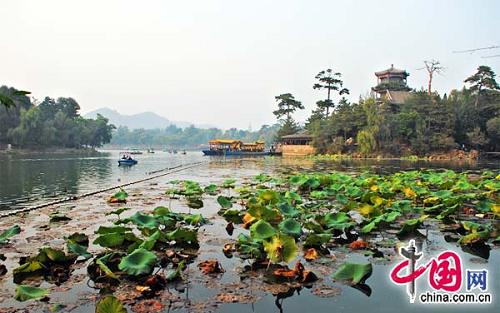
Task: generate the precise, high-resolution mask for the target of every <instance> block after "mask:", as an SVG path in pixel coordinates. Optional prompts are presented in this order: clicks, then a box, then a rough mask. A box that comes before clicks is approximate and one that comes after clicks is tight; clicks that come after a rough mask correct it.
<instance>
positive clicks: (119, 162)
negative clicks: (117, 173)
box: [118, 160, 137, 165]
mask: <svg viewBox="0 0 500 313" xmlns="http://www.w3.org/2000/svg"><path fill="white" fill-rule="evenodd" d="M136 164H137V160H118V165H136Z"/></svg>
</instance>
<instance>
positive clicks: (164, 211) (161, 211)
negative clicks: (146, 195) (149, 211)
mask: <svg viewBox="0 0 500 313" xmlns="http://www.w3.org/2000/svg"><path fill="white" fill-rule="evenodd" d="M170 212H172V211H171V210H170V209H169V208H167V207H164V206H159V207H156V208H155V209H154V210H153V215H154V216H167V215H168V214H169V213H170Z"/></svg>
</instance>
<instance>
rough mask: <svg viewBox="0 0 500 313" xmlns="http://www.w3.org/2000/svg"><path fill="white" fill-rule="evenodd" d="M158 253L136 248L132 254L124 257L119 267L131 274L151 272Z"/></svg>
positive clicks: (137, 274)
mask: <svg viewBox="0 0 500 313" xmlns="http://www.w3.org/2000/svg"><path fill="white" fill-rule="evenodd" d="M156 260H157V258H156V255H155V254H154V253H153V252H150V251H148V250H146V249H143V248H138V249H136V250H134V252H132V253H131V254H129V255H127V256H126V257H124V258H123V259H122V260H121V262H120V264H118V268H119V269H120V270H121V271H125V272H126V273H127V274H129V275H133V276H139V275H146V274H150V273H151V271H152V270H153V268H154V265H155V263H156Z"/></svg>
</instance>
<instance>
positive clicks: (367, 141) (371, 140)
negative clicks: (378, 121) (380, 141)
mask: <svg viewBox="0 0 500 313" xmlns="http://www.w3.org/2000/svg"><path fill="white" fill-rule="evenodd" d="M356 141H357V142H358V145H359V150H360V152H361V153H363V154H364V155H367V154H369V153H371V152H373V151H375V149H376V148H377V142H376V141H375V137H374V136H373V132H371V131H369V130H362V131H360V132H359V133H358V135H357V136H356Z"/></svg>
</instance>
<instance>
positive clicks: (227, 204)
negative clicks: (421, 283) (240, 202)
mask: <svg viewBox="0 0 500 313" xmlns="http://www.w3.org/2000/svg"><path fill="white" fill-rule="evenodd" d="M217 202H218V203H219V204H220V206H221V207H222V208H224V209H230V208H231V207H232V206H233V203H232V202H231V200H230V199H229V198H228V197H224V196H218V197H217Z"/></svg>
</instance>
